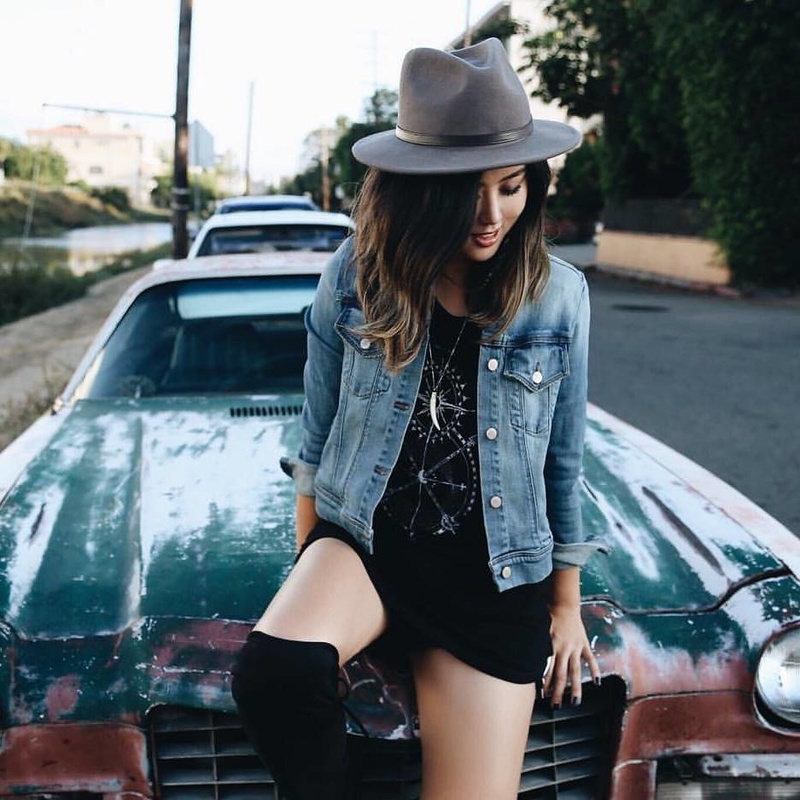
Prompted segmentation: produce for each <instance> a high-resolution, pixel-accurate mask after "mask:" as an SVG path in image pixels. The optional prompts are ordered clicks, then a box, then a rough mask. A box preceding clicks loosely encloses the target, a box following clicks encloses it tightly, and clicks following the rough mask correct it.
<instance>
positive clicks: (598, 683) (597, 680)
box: [593, 675, 601, 686]
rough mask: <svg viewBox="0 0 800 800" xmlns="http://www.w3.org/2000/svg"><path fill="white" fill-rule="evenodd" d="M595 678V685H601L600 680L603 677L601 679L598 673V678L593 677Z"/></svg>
mask: <svg viewBox="0 0 800 800" xmlns="http://www.w3.org/2000/svg"><path fill="white" fill-rule="evenodd" d="M593 680H594V685H595V686H599V685H600V680H601V679H600V676H599V675H598V676H597V677H596V678H593Z"/></svg>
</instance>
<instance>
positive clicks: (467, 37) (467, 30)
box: [464, 0, 472, 47]
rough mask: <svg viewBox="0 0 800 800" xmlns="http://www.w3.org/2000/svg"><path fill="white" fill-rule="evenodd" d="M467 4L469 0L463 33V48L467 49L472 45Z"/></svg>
mask: <svg viewBox="0 0 800 800" xmlns="http://www.w3.org/2000/svg"><path fill="white" fill-rule="evenodd" d="M469 4H470V0H467V21H466V26H465V31H464V47H469V46H470V45H471V44H472V27H471V26H470V24H469V17H470V13H469Z"/></svg>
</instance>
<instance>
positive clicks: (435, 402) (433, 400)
mask: <svg viewBox="0 0 800 800" xmlns="http://www.w3.org/2000/svg"><path fill="white" fill-rule="evenodd" d="M466 327H467V317H464V319H463V320H462V322H461V330H459V332H458V336H456V340H455V342H454V344H453V346H452V347H451V348H450V353H449V355H448V356H447V361H445V363H444V366H443V367H442V371H441V372H440V373H439V378H438V379H437V380H435V383H434V386H433V391H432V392H431V396H430V400H429V401H428V408H429V410H430V412H431V422H432V423H433V426H434V427H435V428H436V430H437V431H440V430H441V429H442V426H441V425H440V424H439V417H438V416H437V414H438V409H439V387H440V386H441V384H442V381H443V380H444V376H445V375H446V374H447V369H448V367H449V366H450V362H451V361H452V360H453V356H454V355H455V352H456V349H457V348H458V345H459V342H460V341H461V337H462V336H463V334H464V330H465V328H466ZM428 358H429V360H430V365H431V374H432V375H433V377H434V379H435V378H436V375H435V372H434V361H433V350H432V349H431V341H430V339H428Z"/></svg>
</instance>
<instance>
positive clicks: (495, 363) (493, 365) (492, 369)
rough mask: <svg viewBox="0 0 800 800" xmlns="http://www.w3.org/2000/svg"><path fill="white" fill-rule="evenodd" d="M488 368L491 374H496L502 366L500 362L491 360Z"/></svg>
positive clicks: (487, 363)
mask: <svg viewBox="0 0 800 800" xmlns="http://www.w3.org/2000/svg"><path fill="white" fill-rule="evenodd" d="M486 366H487V367H488V368H489V372H495V371H496V370H497V368H498V367H499V366H500V362H499V361H498V360H497V359H496V358H490V359H489V360H488V361H487V362H486Z"/></svg>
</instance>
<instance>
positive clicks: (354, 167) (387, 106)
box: [331, 89, 397, 198]
mask: <svg viewBox="0 0 800 800" xmlns="http://www.w3.org/2000/svg"><path fill="white" fill-rule="evenodd" d="M395 125H397V92H396V91H394V90H391V89H378V90H377V91H376V92H374V94H373V95H372V96H371V97H370V98H369V100H367V102H366V104H365V106H364V119H363V120H362V121H361V122H355V123H353V124H352V125H349V126H345V127H344V128H343V129H342V130H341V134H340V136H339V138H338V140H337V142H336V144H335V146H334V147H333V150H332V152H331V162H332V164H333V166H334V169H335V171H336V179H337V184H338V185H339V186H340V187H341V189H342V194H343V195H344V196H345V197H348V198H352V197H354V196H355V194H356V191H357V189H358V186H359V184H360V183H361V181H362V180H363V179H364V174H365V173H366V171H367V168H366V167H365V166H364V165H363V164H361V163H359V162H358V161H356V160H355V158H353V154H352V152H351V149H352V147H353V145H354V144H355V143H356V142H357V141H358V140H359V139H361V138H363V137H364V136H369V135H370V134H373V133H380V132H381V131H388V130H392V129H393V128H394V127H395Z"/></svg>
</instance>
